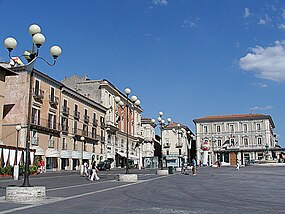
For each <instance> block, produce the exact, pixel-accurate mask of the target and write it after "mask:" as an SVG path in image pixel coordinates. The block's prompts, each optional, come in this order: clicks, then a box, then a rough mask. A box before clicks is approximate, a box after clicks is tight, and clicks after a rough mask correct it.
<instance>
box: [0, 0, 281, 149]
mask: <svg viewBox="0 0 285 214" xmlns="http://www.w3.org/2000/svg"><path fill="white" fill-rule="evenodd" d="M33 23H37V24H39V25H40V26H41V28H42V33H43V34H44V35H45V37H46V43H45V44H44V46H43V47H42V48H41V55H42V56H44V57H45V58H47V59H50V60H51V58H50V56H49V48H50V47H51V46H52V45H55V44H58V45H60V46H61V47H62V50H63V53H62V56H60V58H59V59H58V63H57V65H56V66H55V67H48V66H46V65H45V64H43V63H41V62H38V63H37V65H36V68H37V69H40V70H41V71H43V72H45V73H47V74H48V75H50V76H51V77H53V78H55V79H57V80H59V81H60V80H62V79H63V78H64V77H70V76H72V75H74V74H78V75H88V77H89V78H90V79H108V80H109V81H111V82H112V83H113V84H114V85H115V86H117V88H119V89H120V90H122V91H123V90H124V89H125V88H126V87H130V88H131V89H132V91H133V94H135V95H137V96H138V97H139V99H140V100H141V105H142V107H143V109H144V113H143V116H145V117H150V118H157V114H158V111H163V112H164V113H165V116H166V117H168V116H170V117H171V118H172V119H173V120H174V121H176V122H179V123H183V124H185V125H188V126H189V127H190V128H191V129H192V130H193V131H194V130H195V129H194V124H193V122H192V120H193V119H195V118H199V117H204V116H209V115H223V114H239V113H250V112H251V111H253V112H254V113H261V114H269V115H271V116H272V118H273V121H274V122H275V125H276V129H275V132H276V133H277V134H278V138H279V143H280V144H281V145H282V146H285V143H284V141H285V136H284V129H285V121H284V118H285V111H284V104H285V101H284V92H285V86H284V81H285V2H284V1H272V0H271V1H263V0H250V1H242V0H241V1H237V0H236V1H233V0H232V1H230V0H224V1H222V0H220V1H219V0H217V1H212V0H208V1H206V0H202V1H201V0H197V1H194V0H193V1H191V0H120V1H119V0H113V1H111V0H100V1H99V0H94V1H74V0H69V1H55V0H49V1H45V0H43V1H31V0H26V1H14V0H9V1H8V0H0V27H1V31H0V40H1V41H4V39H5V38H6V37H8V36H13V37H15V38H16V39H17V41H18V46H17V48H16V49H15V50H14V52H13V53H14V55H17V54H21V53H22V52H23V51H24V50H26V49H30V47H31V43H30V42H31V38H30V35H29V34H28V31H27V29H28V27H29V26H30V24H33ZM2 44H3V43H2ZM0 58H1V61H5V60H8V57H7V51H6V49H5V47H4V45H1V46H0Z"/></svg>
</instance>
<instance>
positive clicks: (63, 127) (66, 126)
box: [60, 124, 69, 133]
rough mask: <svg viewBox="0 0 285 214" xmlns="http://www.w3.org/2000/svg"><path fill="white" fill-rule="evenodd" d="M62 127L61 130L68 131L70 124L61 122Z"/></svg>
mask: <svg viewBox="0 0 285 214" xmlns="http://www.w3.org/2000/svg"><path fill="white" fill-rule="evenodd" d="M60 128H61V131H62V132H64V133H68V128H69V127H68V125H65V124H61V125H60Z"/></svg>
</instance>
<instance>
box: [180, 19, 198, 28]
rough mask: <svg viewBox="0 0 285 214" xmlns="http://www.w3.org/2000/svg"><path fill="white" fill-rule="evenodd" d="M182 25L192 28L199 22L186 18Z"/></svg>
mask: <svg viewBox="0 0 285 214" xmlns="http://www.w3.org/2000/svg"><path fill="white" fill-rule="evenodd" d="M182 27H190V28H192V27H197V24H196V23H195V22H193V21H190V20H187V19H185V20H184V22H183V25H182Z"/></svg>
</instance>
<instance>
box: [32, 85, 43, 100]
mask: <svg viewBox="0 0 285 214" xmlns="http://www.w3.org/2000/svg"><path fill="white" fill-rule="evenodd" d="M44 95H45V92H44V91H43V90H40V89H38V88H34V89H33V97H34V99H35V100H42V99H43V98H44Z"/></svg>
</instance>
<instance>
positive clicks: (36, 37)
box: [4, 24, 61, 187]
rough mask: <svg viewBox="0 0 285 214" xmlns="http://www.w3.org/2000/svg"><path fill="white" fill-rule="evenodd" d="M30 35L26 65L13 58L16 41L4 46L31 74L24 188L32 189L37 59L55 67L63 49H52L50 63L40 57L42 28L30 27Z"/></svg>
mask: <svg viewBox="0 0 285 214" xmlns="http://www.w3.org/2000/svg"><path fill="white" fill-rule="evenodd" d="M29 33H30V34H31V36H32V50H26V51H25V52H24V55H21V56H19V57H25V59H26V60H27V62H28V63H27V64H26V65H22V64H19V62H17V61H16V60H15V59H14V58H13V57H12V56H11V52H12V51H13V50H14V49H15V48H16V46H17V41H16V39H14V38H12V37H9V38H6V39H5V41H4V45H5V47H6V48H7V50H8V52H9V58H10V59H11V60H12V62H14V64H18V65H20V66H18V67H22V68H24V69H25V70H26V71H28V72H30V86H29V98H28V99H29V100H28V118H27V120H28V121H27V137H26V163H25V173H24V182H23V184H22V187H30V186H31V185H30V181H29V174H30V173H29V172H30V169H29V161H30V131H31V106H32V77H33V73H34V65H35V62H36V60H37V59H41V60H43V61H44V62H46V63H47V64H48V65H49V66H53V65H55V63H56V60H57V58H58V57H59V56H60V54H61V48H60V47H59V46H53V47H51V48H50V54H51V55H52V57H53V63H49V62H48V61H47V60H46V59H44V58H43V57H40V56H39V50H40V47H41V46H42V45H43V44H44V43H45V37H44V35H43V34H41V28H40V27H39V26H38V25H36V24H33V25H31V26H30V27H29Z"/></svg>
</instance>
